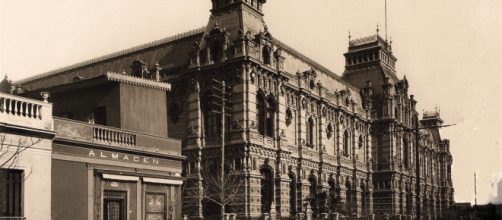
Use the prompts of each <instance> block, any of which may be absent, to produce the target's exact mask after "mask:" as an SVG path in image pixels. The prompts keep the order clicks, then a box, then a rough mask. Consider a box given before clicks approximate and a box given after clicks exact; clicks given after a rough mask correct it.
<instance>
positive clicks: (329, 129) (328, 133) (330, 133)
mask: <svg viewBox="0 0 502 220" xmlns="http://www.w3.org/2000/svg"><path fill="white" fill-rule="evenodd" d="M332 136H333V126H332V125H331V123H329V124H328V127H327V128H326V137H327V138H328V139H330V138H331V137H332Z"/></svg>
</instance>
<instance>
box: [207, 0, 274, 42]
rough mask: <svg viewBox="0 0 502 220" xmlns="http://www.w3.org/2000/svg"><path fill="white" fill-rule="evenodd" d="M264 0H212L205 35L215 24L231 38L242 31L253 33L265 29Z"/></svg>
mask: <svg viewBox="0 0 502 220" xmlns="http://www.w3.org/2000/svg"><path fill="white" fill-rule="evenodd" d="M265 3H266V0H212V9H211V16H210V18H209V22H208V24H207V26H206V27H207V30H206V35H207V34H208V33H209V32H210V31H211V30H212V29H213V27H215V26H219V27H221V28H222V29H225V31H226V32H227V33H228V34H229V36H230V38H231V40H232V39H235V38H236V37H237V36H238V35H239V31H242V32H243V33H248V32H250V33H251V34H253V35H255V34H258V33H259V32H261V31H263V30H264V29H265V21H264V20H263V10H262V8H263V6H264V4H265Z"/></svg>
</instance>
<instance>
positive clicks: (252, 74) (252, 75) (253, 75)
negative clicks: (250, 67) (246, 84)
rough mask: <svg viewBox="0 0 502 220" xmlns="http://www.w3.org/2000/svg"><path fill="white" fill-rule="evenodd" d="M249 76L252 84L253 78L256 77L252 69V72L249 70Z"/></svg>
mask: <svg viewBox="0 0 502 220" xmlns="http://www.w3.org/2000/svg"><path fill="white" fill-rule="evenodd" d="M249 76H250V77H251V83H253V84H254V81H255V78H256V73H255V72H254V71H253V72H251V74H249Z"/></svg>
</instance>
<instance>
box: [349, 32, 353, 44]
mask: <svg viewBox="0 0 502 220" xmlns="http://www.w3.org/2000/svg"><path fill="white" fill-rule="evenodd" d="M351 38H352V35H350V29H349V43H350V40H351Z"/></svg>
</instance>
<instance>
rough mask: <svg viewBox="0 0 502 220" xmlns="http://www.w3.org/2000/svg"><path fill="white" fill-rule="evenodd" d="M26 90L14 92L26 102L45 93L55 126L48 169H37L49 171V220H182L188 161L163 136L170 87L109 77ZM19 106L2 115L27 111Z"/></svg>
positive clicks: (45, 178) (54, 81)
mask: <svg viewBox="0 0 502 220" xmlns="http://www.w3.org/2000/svg"><path fill="white" fill-rule="evenodd" d="M27 84H28V82H27ZM29 85H30V88H31V89H24V90H23V89H19V88H15V89H14V90H15V91H19V93H20V94H22V95H23V96H27V97H32V96H36V95H37V94H40V92H41V91H44V92H43V94H46V96H47V97H48V96H49V94H50V100H51V101H52V102H53V104H54V108H53V109H52V105H49V104H45V103H44V106H45V105H48V106H49V107H51V108H50V109H49V110H46V109H42V110H43V111H42V112H48V113H50V114H51V115H49V116H50V117H48V118H49V119H50V122H51V124H49V125H50V126H51V127H50V129H51V131H52V126H53V127H54V129H53V133H54V134H53V140H52V138H51V140H52V143H51V142H49V149H50V150H51V151H49V153H48V154H47V159H48V166H46V167H43V166H38V167H37V171H39V172H42V171H43V172H46V173H45V174H46V175H44V176H43V181H42V180H40V183H47V184H48V185H47V188H46V189H43V190H40V191H41V192H45V193H46V194H47V195H40V197H38V200H41V199H42V198H48V200H47V201H44V202H43V204H44V207H42V208H44V210H45V211H46V212H47V213H48V217H47V219H54V220H57V219H61V220H66V219H82V220H84V219H87V220H89V219H94V220H117V219H118V220H122V219H138V220H139V219H145V220H158V219H164V220H167V219H169V220H171V219H180V218H181V204H182V203H181V196H182V191H181V185H182V184H183V178H182V176H181V172H182V162H183V161H184V159H185V157H184V156H182V155H181V141H180V140H177V139H172V138H169V137H168V131H167V90H169V89H170V85H169V84H168V83H163V82H159V81H156V80H150V79H144V78H138V77H134V76H128V75H124V74H117V73H112V72H106V73H95V75H93V76H91V75H86V76H85V77H80V76H77V77H72V79H71V81H69V82H67V81H64V79H63V80H61V79H50V80H49V81H44V80H40V81H32V82H29ZM2 98H3V97H2ZM2 100H3V99H2ZM6 102H7V103H19V101H15V102H12V101H9V100H7V101H6ZM24 106H26V105H25V104H14V105H13V104H7V109H8V110H7V111H9V110H10V111H11V112H12V108H14V111H16V108H17V111H21V110H23V111H24V110H25V109H29V108H28V107H24ZM52 113H54V115H55V116H57V117H54V118H53V117H52ZM16 114H17V115H24V114H26V113H23V112H22V113H16ZM42 117H44V118H45V117H46V116H45V115H42ZM18 121H19V123H21V124H26V122H24V121H20V120H18ZM51 140H49V141H51ZM30 160H33V161H40V160H36V159H30ZM30 178H31V177H30ZM41 186H43V185H42V184H41ZM41 186H40V187H41ZM41 192H39V194H40V193H41ZM28 195H31V194H28ZM26 201H27V202H28V201H29V203H28V204H31V203H32V202H37V199H33V198H28V199H27V200H26ZM30 207H31V206H30ZM36 219H41V218H36ZM16 220H17V219H16Z"/></svg>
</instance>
